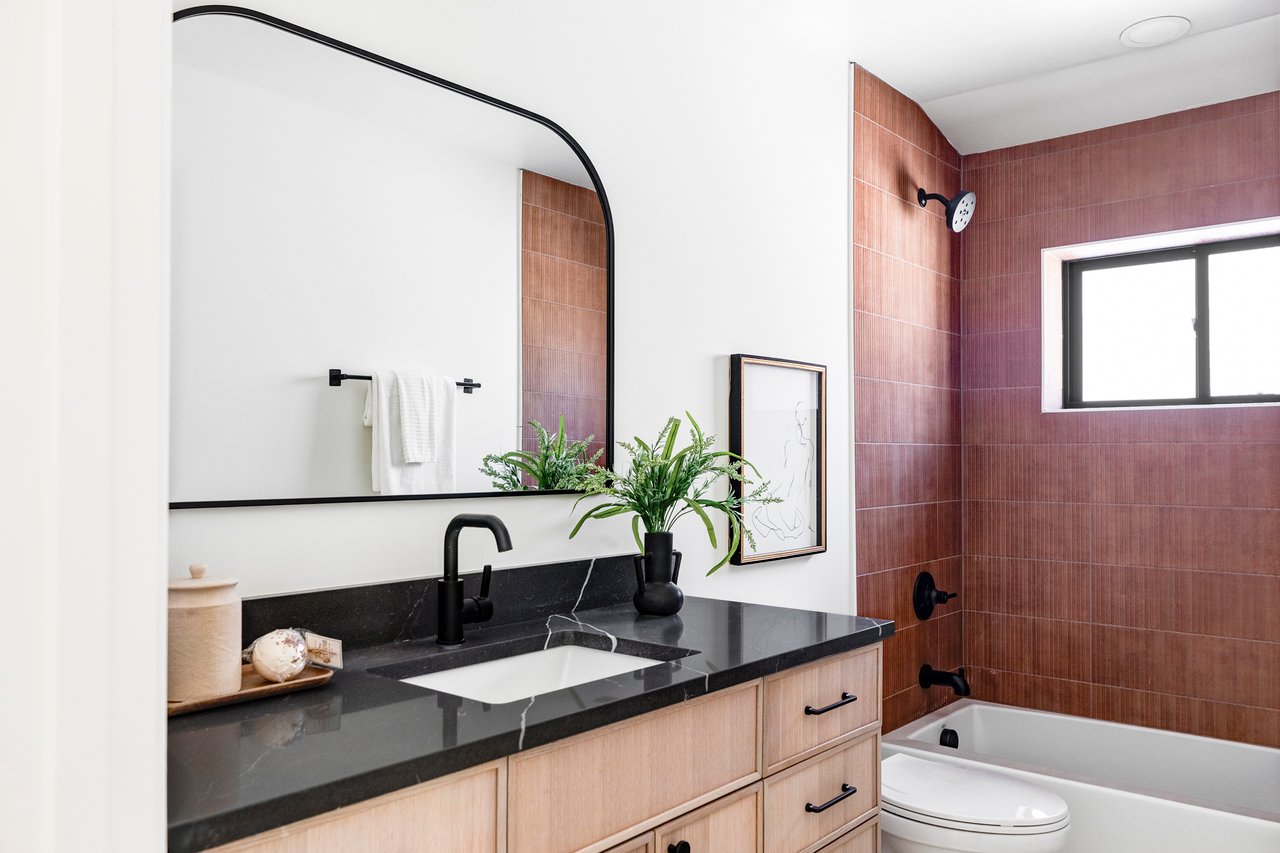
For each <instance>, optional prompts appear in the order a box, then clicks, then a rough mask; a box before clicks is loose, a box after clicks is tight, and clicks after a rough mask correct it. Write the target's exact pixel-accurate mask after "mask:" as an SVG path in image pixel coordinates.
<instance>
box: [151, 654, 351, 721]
mask: <svg viewBox="0 0 1280 853" xmlns="http://www.w3.org/2000/svg"><path fill="white" fill-rule="evenodd" d="M330 678H333V670H331V669H325V668H324V667H320V666H308V667H307V668H306V669H304V670H303V671H302V672H300V673H298V677H297V678H291V679H290V680H288V681H285V682H282V683H279V684H277V683H276V682H274V681H267V680H266V679H265V678H263V677H262V676H261V675H258V673H257V672H255V671H254V668H253V664H251V663H247V664H245V665H244V666H243V667H242V668H241V669H240V689H239V690H238V691H236V692H235V693H228V694H226V695H225V696H210V697H208V698H206V699H188V700H187V701H185V702H170V703H169V716H170V717H176V716H178V715H179V714H190V713H191V712H192V711H203V710H205V709H206V708H217V707H218V706H219V705H234V704H235V703H237V702H248V701H250V700H252V699H261V698H263V697H264V696H275V695H277V694H280V693H292V692H293V691H294V690H306V689H307V688H308V687H319V686H320V685H321V684H324V683H326V682H327V681H328V680H329V679H330Z"/></svg>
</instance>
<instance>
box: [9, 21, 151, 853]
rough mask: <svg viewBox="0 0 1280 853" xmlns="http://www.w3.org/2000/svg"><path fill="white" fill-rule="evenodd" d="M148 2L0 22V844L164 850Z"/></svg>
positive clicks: (34, 847)
mask: <svg viewBox="0 0 1280 853" xmlns="http://www.w3.org/2000/svg"><path fill="white" fill-rule="evenodd" d="M168 11H169V10H168V8H167V4H166V3H164V2H155V1H154V0H153V2H139V0H15V2H6V3H5V6H4V26H3V27H0V116H3V122H4V130H3V132H0V287H2V288H3V293H4V308H3V309H2V310H0V364H3V365H5V370H6V372H7V374H8V376H7V377H6V393H5V394H4V395H3V397H0V483H2V484H3V489H0V575H2V577H3V583H4V592H3V601H4V605H5V606H4V615H3V618H2V619H0V639H2V640H3V647H4V648H5V649H6V651H7V652H8V660H7V665H6V667H5V671H4V675H3V676H2V677H0V682H2V683H3V687H2V688H0V697H2V698H0V727H2V728H3V731H4V733H5V734H4V736H3V737H0V768H3V772H2V773H0V850H5V851H10V850H12V851H42V852H43V851H59V852H60V853H61V851H66V853H73V851H85V850H103V851H131V853H132V851H147V850H161V849H163V846H164V826H165V819H164V816H165V764H164V731H165V724H164V720H165V717H164V711H163V710H162V708H163V706H164V694H165V670H164V667H165V661H164V655H165V652H164V648H165V646H164V636H165V627H164V626H165V622H164V619H165V617H164V614H165V599H164V596H165V592H164V576H165V570H164V565H165V531H166V525H165V520H166V514H165V510H164V504H165V497H166V493H167V489H166V484H165V483H166V460H167V448H166V444H165V433H166V429H165V425H166V412H167V410H168V400H167V376H166V373H165V365H166V363H167V358H166V352H167V347H168V341H167V339H166V336H165V330H166V329H167V317H168V305H167V302H166V298H167V282H168V256H167V252H166V247H167V245H168V197H169V192H168V190H169V188H168V175H169V173H168V151H169V124H168V121H169V93H168V86H169V49H168V46H169V38H168V36H169V25H168V23H167V16H168Z"/></svg>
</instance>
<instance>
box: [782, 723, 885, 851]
mask: <svg viewBox="0 0 1280 853" xmlns="http://www.w3.org/2000/svg"><path fill="white" fill-rule="evenodd" d="M845 785H848V786H851V787H853V788H854V789H856V790H855V791H854V792H853V793H847V792H846V791H845V789H844V788H843V787H842V786H845ZM846 793H847V796H844V797H843V799H840V800H839V801H837V802H834V803H832V801H833V800H835V799H836V798H837V797H840V796H841V795H842V794H846ZM828 803H831V805H828ZM879 805H880V735H879V733H876V732H873V733H871V734H869V735H866V736H865V737H863V738H861V739H859V740H855V741H853V742H851V743H849V744H846V745H844V746H838V747H835V748H834V749H831V750H830V751H828V752H824V753H823V754H821V755H817V756H814V757H813V758H811V759H809V760H808V761H806V762H804V763H803V764H800V765H797V766H795V767H792V768H790V769H789V770H784V771H783V772H781V773H779V774H778V775H776V776H772V777H770V778H768V779H766V780H765V783H764V808H765V818H764V849H765V853H802V851H803V853H808V851H812V850H817V849H818V848H820V847H821V846H822V845H823V844H826V843H827V842H829V841H832V840H834V839H835V838H837V837H839V835H840V834H841V833H842V832H844V831H846V830H847V829H849V828H850V827H851V826H854V825H856V824H857V823H858V822H859V821H862V820H865V819H866V818H867V817H869V816H871V815H872V814H873V813H874V812H875V810H876V808H877V807H878V806H879ZM823 806H826V808H822V809H821V811H814V810H813V809H814V808H821V807H823Z"/></svg>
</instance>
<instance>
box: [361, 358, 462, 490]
mask: <svg viewBox="0 0 1280 853" xmlns="http://www.w3.org/2000/svg"><path fill="white" fill-rule="evenodd" d="M419 375H421V372H419ZM423 384H424V386H428V387H429V388H430V390H429V391H427V390H425V387H424V391H423V395H424V397H426V395H428V394H429V395H430V398H431V399H432V400H433V401H434V403H435V405H434V406H432V407H431V408H432V410H433V411H432V413H431V414H430V417H429V418H428V420H429V422H430V431H431V433H432V435H433V436H434V442H433V444H434V447H435V460H434V461H433V462H407V461H405V447H406V444H405V439H404V435H403V433H402V428H401V423H402V420H401V414H400V391H399V382H398V381H397V372H396V371H392V370H375V371H373V380H372V381H371V382H370V383H369V394H368V396H367V397H366V398H365V404H364V425H365V426H367V427H369V428H370V429H372V430H373V442H372V444H373V452H372V458H371V463H370V469H371V480H372V484H373V490H374V491H375V492H377V493H379V494H383V495H426V494H435V493H439V492H451V491H453V489H454V484H455V479H454V478H455V467H456V466H455V447H456V443H457V442H456V440H455V435H456V432H457V426H456V417H455V405H454V404H455V402H456V399H457V390H458V389H457V386H456V385H455V383H454V380H453V379H451V378H450V377H448V376H427V377H425V379H424V380H423ZM424 417H425V416H424Z"/></svg>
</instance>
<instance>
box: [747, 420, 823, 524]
mask: <svg viewBox="0 0 1280 853" xmlns="http://www.w3.org/2000/svg"><path fill="white" fill-rule="evenodd" d="M803 407H804V401H800V402H798V403H796V407H795V430H794V432H793V434H792V436H791V437H790V438H788V439H787V440H786V441H785V442H783V445H782V469H783V472H784V473H783V475H782V476H781V477H779V478H778V479H777V481H776V485H774V486H773V487H772V488H771V489H770V490H769V495H770V496H771V497H776V498H781V499H782V502H781V503H768V504H758V505H757V506H756V508H755V509H754V510H753V511H752V513H751V527H752V529H753V531H754V532H755V534H756V535H757V536H759V537H761V538H766V539H767V538H769V537H771V536H776V537H777V538H778V539H781V540H783V541H787V540H792V539H799V538H800V537H801V536H803V535H805V534H806V533H813V532H816V530H815V528H814V526H813V523H812V519H811V518H810V513H811V512H812V510H813V507H812V506H811V505H810V503H811V501H810V490H811V489H812V488H813V469H814V466H815V464H816V459H815V457H816V453H815V452H814V451H815V445H814V442H813V438H812V437H811V436H810V435H808V433H807V432H806V430H807V429H808V427H809V421H810V415H811V414H812V412H810V411H809V410H807V409H804V408H803Z"/></svg>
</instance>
